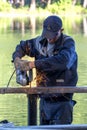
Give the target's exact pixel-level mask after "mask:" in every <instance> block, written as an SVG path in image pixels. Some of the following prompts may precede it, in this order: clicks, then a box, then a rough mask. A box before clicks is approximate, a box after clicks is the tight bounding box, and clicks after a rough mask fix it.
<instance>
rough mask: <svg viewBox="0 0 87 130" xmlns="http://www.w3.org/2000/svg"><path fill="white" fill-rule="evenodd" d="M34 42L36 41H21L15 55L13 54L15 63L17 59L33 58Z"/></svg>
mask: <svg viewBox="0 0 87 130" xmlns="http://www.w3.org/2000/svg"><path fill="white" fill-rule="evenodd" d="M33 42H34V39H31V40H26V41H20V44H18V45H17V47H16V49H15V51H14V53H13V54H12V58H13V61H14V59H15V58H16V57H19V58H22V57H23V56H25V55H28V56H31V57H33V53H32V50H33Z"/></svg>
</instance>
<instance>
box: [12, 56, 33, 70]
mask: <svg viewBox="0 0 87 130" xmlns="http://www.w3.org/2000/svg"><path fill="white" fill-rule="evenodd" d="M14 65H15V68H16V69H18V68H20V70H23V71H28V70H29V69H32V68H35V64H34V61H27V60H21V59H20V58H18V57H17V58H16V59H15V60H14Z"/></svg>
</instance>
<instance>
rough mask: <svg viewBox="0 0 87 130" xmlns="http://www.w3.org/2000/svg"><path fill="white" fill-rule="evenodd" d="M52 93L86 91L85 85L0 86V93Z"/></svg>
mask: <svg viewBox="0 0 87 130" xmlns="http://www.w3.org/2000/svg"><path fill="white" fill-rule="evenodd" d="M9 93H10V94H13V93H18V94H19V93H25V94H52V93H87V87H74V86H72V87H71V86H70V87H66V86H65V87H64V86H63V87H61V86H58V87H55V86H54V87H32V88H30V87H20V88H17V87H15V88H11V87H9V88H5V87H4V88H0V94H9Z"/></svg>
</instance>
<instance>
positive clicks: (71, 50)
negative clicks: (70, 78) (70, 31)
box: [35, 39, 77, 71]
mask: <svg viewBox="0 0 87 130" xmlns="http://www.w3.org/2000/svg"><path fill="white" fill-rule="evenodd" d="M74 44H75V43H74V40H73V39H68V40H66V41H65V42H64V45H63V47H62V48H61V49H60V50H59V52H58V54H56V55H54V56H52V57H48V58H45V59H41V60H36V61H35V66H36V68H37V69H39V70H42V71H56V70H62V71H63V70H66V69H69V68H71V66H72V65H73V63H74V62H75V60H76V58H77V55H76V52H75V45H74Z"/></svg>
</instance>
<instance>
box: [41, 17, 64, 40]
mask: <svg viewBox="0 0 87 130" xmlns="http://www.w3.org/2000/svg"><path fill="white" fill-rule="evenodd" d="M61 28H62V20H61V19H60V18H59V17H58V16H55V15H52V16H48V17H47V18H46V19H45V20H44V22H43V32H42V36H43V37H46V38H47V39H54V38H55V37H57V35H58V33H60V30H61Z"/></svg>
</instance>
